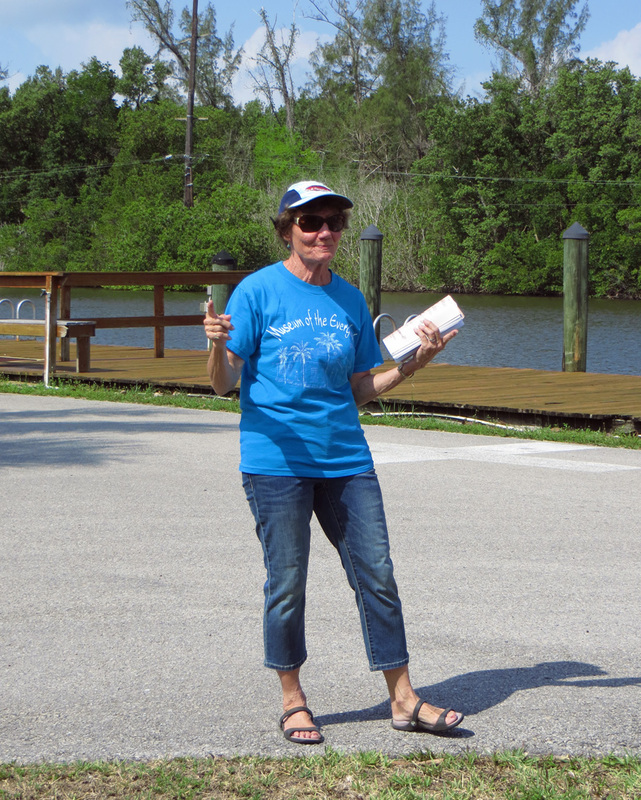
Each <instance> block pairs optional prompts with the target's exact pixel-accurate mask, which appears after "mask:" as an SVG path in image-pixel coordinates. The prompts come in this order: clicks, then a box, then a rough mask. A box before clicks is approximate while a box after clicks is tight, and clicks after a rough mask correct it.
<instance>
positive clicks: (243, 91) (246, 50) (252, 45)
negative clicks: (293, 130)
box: [232, 26, 331, 104]
mask: <svg viewBox="0 0 641 800" xmlns="http://www.w3.org/2000/svg"><path fill="white" fill-rule="evenodd" d="M288 34H289V29H288V28H285V27H283V28H280V29H279V30H278V31H276V36H277V41H278V40H279V39H280V42H281V43H282V41H283V40H284V39H285V38H286V37H287V36H288ZM330 40H331V37H330V36H327V35H319V34H318V33H314V32H313V31H300V33H299V34H298V38H297V40H296V51H295V54H294V58H293V59H292V63H291V70H292V78H293V80H294V85H295V86H296V87H297V88H300V87H301V86H302V85H303V84H305V83H306V82H307V73H308V72H309V70H310V67H309V56H310V54H311V52H312V51H313V50H314V49H315V48H316V45H317V44H318V42H319V41H330ZM264 43H265V29H264V28H263V27H262V26H261V27H259V28H257V29H256V30H255V31H254V33H252V35H251V36H250V37H249V39H247V41H246V42H245V43H244V44H243V64H242V66H241V68H240V69H239V70H238V72H237V73H236V75H235V77H234V80H233V86H232V93H233V95H234V100H235V101H236V102H237V103H241V104H244V103H247V102H249V101H250V100H254V99H255V98H256V95H255V93H254V88H255V86H256V84H255V83H254V80H253V79H252V77H251V75H250V74H249V73H250V70H251V71H254V70H255V68H256V56H257V55H258V53H259V52H260V49H261V47H262V46H263V44H264Z"/></svg>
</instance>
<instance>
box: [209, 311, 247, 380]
mask: <svg viewBox="0 0 641 800" xmlns="http://www.w3.org/2000/svg"><path fill="white" fill-rule="evenodd" d="M203 325H204V327H205V335H206V336H207V338H208V339H209V341H210V342H211V343H212V345H213V347H212V348H211V352H210V354H209V361H208V362H207V369H208V372H209V380H210V381H211V385H212V386H213V387H214V390H215V391H216V394H219V395H224V394H227V392H228V391H229V390H230V389H233V388H234V386H235V385H236V384H237V383H238V379H239V378H240V373H241V372H242V369H243V364H244V363H245V362H244V361H243V359H242V358H241V357H240V356H238V355H236V353H233V352H232V351H231V350H228V349H227V342H228V341H229V340H230V339H231V336H230V335H229V332H230V331H233V330H234V326H233V325H232V324H231V316H230V315H229V314H217V313H216V312H215V311H214V304H213V302H212V301H211V300H210V301H209V302H208V303H207V316H206V317H205V319H204V320H203Z"/></svg>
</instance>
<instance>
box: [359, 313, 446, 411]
mask: <svg viewBox="0 0 641 800" xmlns="http://www.w3.org/2000/svg"><path fill="white" fill-rule="evenodd" d="M416 332H417V333H418V336H419V339H420V340H421V344H420V347H419V348H418V350H417V351H416V352H415V353H414V355H413V356H412V358H411V359H410V360H409V361H404V362H403V363H402V364H400V365H399V366H395V367H392V368H391V369H388V370H386V371H385V372H377V373H376V374H375V375H373V374H372V373H371V372H370V371H367V372H355V373H354V374H353V375H352V377H351V378H350V383H351V385H352V393H353V394H354V399H355V400H356V405H357V406H362V405H365V403H369V402H370V400H374V399H375V398H377V397H378V396H379V395H380V394H385V392H389V391H390V389H393V388H394V387H395V386H398V384H399V383H402V382H403V381H404V380H405V378H409V377H410V375H413V374H414V373H415V372H417V371H418V370H419V369H423V367H425V366H426V365H427V364H429V363H430V361H431V360H432V359H433V358H434V356H436V355H438V353H440V352H441V350H442V349H443V348H444V347H445V345H446V344H447V343H448V342H449V341H450V340H451V339H453V338H454V337H455V336H456V334H457V333H458V331H450V332H449V333H447V334H446V335H445V336H441V334H440V333H439V330H438V328H437V327H436V325H434V323H432V322H422V323H421V324H420V325H419V326H418V327H417V328H416Z"/></svg>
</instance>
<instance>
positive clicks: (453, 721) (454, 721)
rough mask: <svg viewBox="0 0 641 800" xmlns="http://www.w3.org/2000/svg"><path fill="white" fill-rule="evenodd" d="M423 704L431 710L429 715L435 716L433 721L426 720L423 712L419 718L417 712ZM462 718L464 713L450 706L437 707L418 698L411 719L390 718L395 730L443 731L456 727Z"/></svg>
mask: <svg viewBox="0 0 641 800" xmlns="http://www.w3.org/2000/svg"><path fill="white" fill-rule="evenodd" d="M423 706H427V709H428V710H429V711H430V712H431V713H430V716H431V717H432V718H433V717H436V719H435V720H434V721H433V722H429V721H428V719H427V718H426V717H427V715H426V714H425V712H424V718H423V719H420V717H419V712H420V711H421V709H422V707H423ZM463 719H464V714H461V713H460V712H457V711H453V710H452V709H451V708H444V709H437V708H434V706H431V705H430V704H429V703H427V702H425V700H419V701H418V702H417V703H416V705H415V706H414V711H413V712H412V716H411V719H409V720H403V719H392V728H394V730H397V731H413V732H425V733H444V732H445V731H450V730H452V728H456V726H457V725H460V724H461V722H463Z"/></svg>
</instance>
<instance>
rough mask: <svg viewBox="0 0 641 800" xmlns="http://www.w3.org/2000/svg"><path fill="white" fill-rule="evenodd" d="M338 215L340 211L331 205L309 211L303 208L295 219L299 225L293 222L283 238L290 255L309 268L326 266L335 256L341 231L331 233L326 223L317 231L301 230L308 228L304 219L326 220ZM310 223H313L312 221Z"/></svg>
mask: <svg viewBox="0 0 641 800" xmlns="http://www.w3.org/2000/svg"><path fill="white" fill-rule="evenodd" d="M340 213H341V209H340V208H339V207H338V206H335V205H331V204H328V205H322V206H317V207H315V208H314V207H312V209H311V210H310V209H308V208H305V207H304V208H303V209H302V210H301V211H300V212H299V213H297V215H296V218H295V219H296V220H298V221H299V222H300V225H299V224H298V222H296V221H295V222H294V223H293V224H292V227H291V228H290V230H289V233H287V234H286V235H285V236H284V237H283V238H284V239H285V241H286V242H288V243H289V245H290V252H291V254H292V255H295V256H297V257H298V258H300V259H301V261H303V262H305V263H306V264H308V265H310V266H312V265H319V266H323V265H324V266H327V265H328V264H329V263H330V262H331V260H332V259H333V258H334V256H335V255H336V250H337V248H338V243H339V242H340V240H341V236H342V230H340V231H331V230H330V229H329V226H328V224H327V222H324V223H323V225H322V227H321V228H320V229H319V230H318V231H308V232H305V230H303V228H306V227H309V226H308V225H306V224H305V218H306V217H307V218H309V217H322V218H323V219H328V218H330V217H334V216H335V215H336V214H340ZM311 221H312V222H314V220H313V219H312V220H311ZM301 226H302V227H301ZM314 227H315V226H314Z"/></svg>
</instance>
